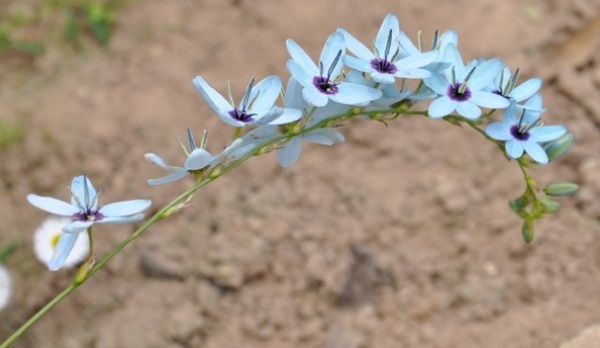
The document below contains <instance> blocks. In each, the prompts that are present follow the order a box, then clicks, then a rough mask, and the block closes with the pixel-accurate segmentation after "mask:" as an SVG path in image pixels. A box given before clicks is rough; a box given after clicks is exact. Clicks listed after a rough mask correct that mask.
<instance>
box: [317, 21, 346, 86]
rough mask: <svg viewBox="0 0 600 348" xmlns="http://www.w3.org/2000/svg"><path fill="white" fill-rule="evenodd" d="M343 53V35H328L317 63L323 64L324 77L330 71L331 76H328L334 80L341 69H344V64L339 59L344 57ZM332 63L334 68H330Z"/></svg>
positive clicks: (344, 49)
mask: <svg viewBox="0 0 600 348" xmlns="http://www.w3.org/2000/svg"><path fill="white" fill-rule="evenodd" d="M345 51H346V47H345V46H344V35H342V34H341V33H338V32H335V33H333V34H331V35H329V37H328V38H327V41H326V42H325V46H324V47H323V50H322V51H321V57H320V58H319V63H320V64H323V74H324V75H328V74H329V71H331V74H330V75H329V76H330V77H331V78H335V77H337V76H338V75H340V74H341V72H342V68H343V67H344V62H343V61H342V59H341V58H342V57H343V56H344V52H345ZM340 52H341V56H340V59H339V60H338V61H337V62H336V61H335V59H336V58H337V57H338V54H340ZM334 62H335V66H332V64H333V63H334ZM319 75H320V74H319Z"/></svg>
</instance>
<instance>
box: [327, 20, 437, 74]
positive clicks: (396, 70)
mask: <svg viewBox="0 0 600 348" xmlns="http://www.w3.org/2000/svg"><path fill="white" fill-rule="evenodd" d="M337 31H338V32H339V33H341V34H342V35H344V40H345V42H346V47H347V48H348V50H349V51H350V52H352V53H353V54H354V55H356V57H351V56H345V57H344V63H345V64H346V65H347V66H349V67H350V68H353V69H356V70H358V71H361V72H365V73H367V74H369V75H371V78H372V79H373V80H374V81H376V82H379V83H386V84H389V83H394V81H395V79H396V78H418V79H420V78H426V77H429V76H431V73H430V72H429V71H427V70H425V69H422V67H424V66H426V65H428V64H430V63H432V62H433V61H435V59H436V58H437V57H438V52H437V51H430V52H427V53H421V52H418V53H414V54H411V55H409V56H405V57H401V55H400V53H401V47H400V25H399V22H398V18H397V17H396V16H394V15H392V14H388V15H387V17H385V19H384V21H383V23H382V24H381V27H380V28H379V32H378V33H377V36H376V37H375V41H374V43H373V44H374V52H371V51H370V50H369V49H368V48H367V47H366V46H365V45H363V44H362V43H361V42H360V41H358V40H357V39H356V38H355V37H354V36H352V35H351V34H350V33H348V32H347V31H346V30H344V29H341V28H340V29H338V30H337Z"/></svg>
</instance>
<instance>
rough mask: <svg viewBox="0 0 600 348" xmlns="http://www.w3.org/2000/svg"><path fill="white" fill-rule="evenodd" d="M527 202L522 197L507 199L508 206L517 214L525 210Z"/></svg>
mask: <svg viewBox="0 0 600 348" xmlns="http://www.w3.org/2000/svg"><path fill="white" fill-rule="evenodd" d="M528 204H529V202H528V201H527V200H526V199H525V198H523V197H519V198H517V199H511V200H510V201H508V206H509V207H510V209H511V210H512V211H514V212H515V214H517V215H521V213H522V212H523V210H525V208H526V207H527V205H528Z"/></svg>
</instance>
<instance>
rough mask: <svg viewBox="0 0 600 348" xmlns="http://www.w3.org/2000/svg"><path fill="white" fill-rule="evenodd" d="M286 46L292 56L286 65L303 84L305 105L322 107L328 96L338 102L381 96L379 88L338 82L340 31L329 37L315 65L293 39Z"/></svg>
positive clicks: (342, 48) (341, 52) (341, 47)
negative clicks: (317, 63)
mask: <svg viewBox="0 0 600 348" xmlns="http://www.w3.org/2000/svg"><path fill="white" fill-rule="evenodd" d="M286 45H287V49H288V52H289V53H290V56H291V57H292V58H291V59H289V60H288V61H287V64H286V65H287V68H288V70H289V72H290V74H292V76H293V77H294V78H295V79H296V80H297V81H298V82H299V83H300V85H301V86H302V87H303V88H302V96H303V98H304V100H306V102H307V103H308V104H310V105H312V106H315V107H323V106H325V105H327V103H328V102H329V100H330V99H331V100H332V101H334V102H337V103H340V104H345V105H360V104H364V103H368V102H370V101H372V100H376V99H379V98H380V97H381V91H379V90H377V89H374V88H370V87H367V86H363V85H357V84H354V83H350V82H341V81H338V79H339V78H340V77H341V75H342V69H343V67H344V64H343V62H342V57H343V56H344V52H345V49H346V48H345V46H344V36H343V35H342V34H341V33H337V32H336V33H333V34H331V35H330V36H329V38H328V39H327V42H325V46H324V47H323V51H322V52H321V57H320V58H319V65H318V66H317V65H316V64H315V63H314V62H313V61H312V60H311V59H310V57H309V56H308V54H306V52H304V50H303V49H302V48H301V47H300V46H298V44H296V42H294V41H293V40H292V39H288V40H287V41H286Z"/></svg>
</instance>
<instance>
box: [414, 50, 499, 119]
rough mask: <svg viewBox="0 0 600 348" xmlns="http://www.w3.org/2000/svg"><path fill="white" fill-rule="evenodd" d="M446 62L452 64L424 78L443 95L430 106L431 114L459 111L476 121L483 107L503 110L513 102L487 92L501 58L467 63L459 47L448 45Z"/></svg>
mask: <svg viewBox="0 0 600 348" xmlns="http://www.w3.org/2000/svg"><path fill="white" fill-rule="evenodd" d="M444 61H446V62H449V63H450V64H451V66H450V67H449V68H447V69H445V70H444V71H442V72H441V73H434V74H433V75H432V76H431V77H430V78H427V79H424V80H423V81H424V82H425V84H426V85H427V86H428V87H429V88H431V89H432V90H433V91H434V92H436V93H437V94H438V95H440V96H439V97H438V98H437V99H435V100H434V101H433V102H432V103H431V104H430V105H429V110H428V113H429V116H430V117H432V118H440V117H444V116H447V115H449V114H451V113H452V112H453V111H454V110H456V111H457V112H458V114H460V115H461V116H463V117H465V118H468V119H471V120H474V119H477V118H479V117H480V116H481V109H480V107H485V108H490V109H503V108H506V107H508V106H509V105H510V101H509V100H508V99H506V98H504V97H502V96H500V95H498V94H495V93H492V92H486V91H484V88H485V87H486V86H488V84H490V83H491V82H492V80H493V79H494V78H495V77H496V76H497V75H498V73H499V72H500V69H501V68H502V63H501V62H500V60H499V59H490V60H487V61H485V62H482V63H480V64H477V65H475V64H470V65H469V66H465V65H464V63H463V60H462V57H461V56H460V53H459V52H458V49H457V48H456V46H454V45H453V44H449V45H447V46H446V49H445V51H444Z"/></svg>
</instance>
